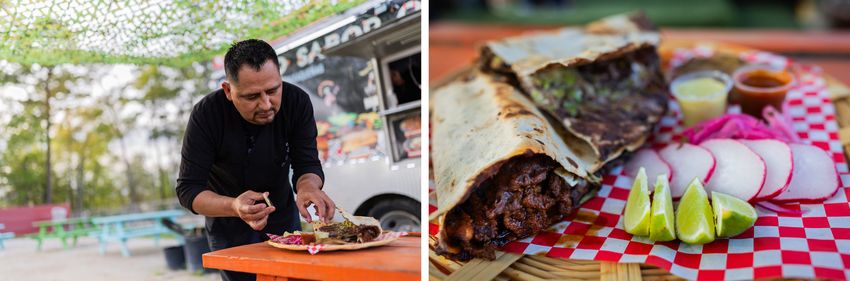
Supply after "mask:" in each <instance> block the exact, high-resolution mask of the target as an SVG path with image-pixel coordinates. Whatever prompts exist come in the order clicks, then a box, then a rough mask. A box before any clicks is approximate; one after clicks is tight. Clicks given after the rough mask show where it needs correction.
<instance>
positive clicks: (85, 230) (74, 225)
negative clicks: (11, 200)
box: [30, 218, 97, 251]
mask: <svg viewBox="0 0 850 281" xmlns="http://www.w3.org/2000/svg"><path fill="white" fill-rule="evenodd" d="M32 225H33V226H35V227H38V233H36V234H33V235H31V236H30V237H31V238H32V239H35V240H36V241H38V244H37V246H36V249H37V250H39V251H41V245H42V243H43V242H44V240H47V239H51V238H56V239H59V240H61V241H62V248H64V249H68V239H73V246H77V238H79V237H81V236H88V235H89V234H90V233H92V232H94V231H97V227H95V226H94V225H92V222H91V219H90V218H70V219H57V220H45V221H36V222H33V223H32Z"/></svg>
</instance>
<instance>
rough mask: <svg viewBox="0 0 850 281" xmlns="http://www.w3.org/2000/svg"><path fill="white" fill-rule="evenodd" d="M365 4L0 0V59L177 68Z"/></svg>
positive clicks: (348, 0) (351, 0)
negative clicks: (236, 45) (155, 65)
mask: <svg viewBox="0 0 850 281" xmlns="http://www.w3.org/2000/svg"><path fill="white" fill-rule="evenodd" d="M363 2H365V1H364V0H335V1H334V0H332V1H310V0H280V1H272V0H260V1H238V0H232V1H198V0H177V1H172V0H118V1H109V0H54V1H49V0H47V1H44V0H32V1H27V0H0V60H6V61H10V62H17V63H22V64H35V63H37V64H42V65H56V64H64V63H73V64H79V63H134V64H160V65H170V66H183V65H187V64H190V63H192V62H195V61H205V60H209V59H211V58H212V57H214V56H216V55H221V54H223V53H224V52H225V51H226V50H227V48H228V47H229V46H230V44H232V43H233V42H235V41H239V40H243V39H248V38H259V39H264V40H267V41H268V40H273V39H276V38H279V37H282V36H285V35H287V34H289V33H291V32H294V31H296V30H298V29H299V28H302V27H304V26H307V25H309V24H310V23H312V22H315V21H317V20H320V19H322V18H324V17H327V16H331V15H334V14H337V13H341V12H344V11H345V10H347V9H349V8H352V7H354V6H356V5H358V4H360V3H363Z"/></svg>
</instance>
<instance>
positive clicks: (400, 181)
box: [212, 0, 422, 231]
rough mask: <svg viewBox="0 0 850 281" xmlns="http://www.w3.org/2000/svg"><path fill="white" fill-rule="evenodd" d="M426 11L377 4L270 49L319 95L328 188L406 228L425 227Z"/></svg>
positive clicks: (284, 70)
mask: <svg viewBox="0 0 850 281" xmlns="http://www.w3.org/2000/svg"><path fill="white" fill-rule="evenodd" d="M420 7H421V3H420V1H402V0H395V1H368V2H365V3H363V4H361V5H359V6H357V7H354V8H352V9H349V10H347V11H346V12H344V13H341V14H338V15H335V16H331V17H329V18H326V19H323V20H321V21H319V22H315V23H312V24H310V25H309V26H307V27H305V28H303V29H301V30H299V31H298V32H295V33H293V34H290V35H288V36H286V37H284V38H282V39H279V40H275V41H272V42H270V43H271V45H272V46H273V47H274V48H275V50H276V51H277V54H278V59H279V61H280V64H281V66H280V71H281V75H282V77H283V80H284V81H287V82H290V83H293V84H295V85H298V86H300V87H301V88H302V89H304V90H305V91H306V92H307V93H308V94H309V95H310V99H311V101H312V104H313V110H314V113H315V118H316V126H317V128H318V138H317V146H318V150H319V157H320V159H321V160H322V165H323V169H324V173H325V180H326V182H325V187H324V190H325V191H326V192H327V193H328V195H329V196H330V197H331V198H332V199H333V200H334V201H335V202H336V204H337V205H338V206H339V207H342V208H344V209H345V210H347V211H349V212H353V213H354V214H355V215H365V216H372V217H375V218H377V219H378V220H380V221H381V224H382V227H383V228H384V229H391V230H396V231H419V230H420V215H419V214H420V204H421V203H420V202H422V200H421V198H420V197H421V196H420V193H419V192H420V179H421V174H422V167H421V164H420V163H421V161H420V155H421V151H422V148H421V145H420V144H421V137H422V136H421V134H420V132H421V119H420V112H421V108H420V105H421V103H420V101H421V97H422V94H421V93H422V91H421V87H420V85H421V84H420V83H421V81H422V80H421V55H420V54H421V50H420V42H421V34H420V33H421V32H420V29H421V15H420ZM213 64H214V69H215V72H214V75H213V81H212V82H214V83H216V85H218V84H220V83H221V81H223V80H224V79H225V77H224V76H225V74H224V70H223V63H221V59H220V58H219V59H216V61H214V62H213Z"/></svg>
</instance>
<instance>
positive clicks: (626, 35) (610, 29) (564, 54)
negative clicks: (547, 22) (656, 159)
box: [479, 14, 668, 171]
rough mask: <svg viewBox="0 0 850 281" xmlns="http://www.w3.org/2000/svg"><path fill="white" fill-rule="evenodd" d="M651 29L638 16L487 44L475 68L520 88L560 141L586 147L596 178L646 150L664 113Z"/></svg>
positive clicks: (663, 91) (663, 93)
mask: <svg viewBox="0 0 850 281" xmlns="http://www.w3.org/2000/svg"><path fill="white" fill-rule="evenodd" d="M654 29H655V28H654V26H653V25H652V23H650V22H649V20H647V19H646V18H645V17H644V16H643V15H642V14H626V15H617V16H612V17H608V18H604V19H601V20H599V21H596V22H593V23H590V24H588V25H587V26H585V27H584V28H564V29H560V30H556V31H549V32H542V33H535V34H530V35H523V36H517V37H512V38H507V39H503V40H498V41H492V42H488V43H487V44H486V45H485V46H484V48H482V50H481V57H480V61H479V66H480V68H481V69H482V70H483V71H485V72H488V73H493V74H496V75H501V76H504V77H505V78H506V79H507V80H508V81H511V83H512V84H514V85H516V86H518V87H519V88H521V89H522V90H523V92H524V93H525V94H526V95H528V96H529V97H530V98H531V100H532V101H533V102H534V104H535V105H536V106H537V107H539V108H540V109H541V110H543V112H544V113H545V114H548V115H550V116H553V117H554V118H556V119H557V120H558V121H559V122H560V123H561V124H563V125H559V127H563V128H565V129H566V130H567V131H568V132H569V133H570V134H569V136H565V137H567V138H577V139H579V140H583V141H584V143H585V144H586V145H587V146H588V149H591V150H592V151H593V152H594V153H595V154H596V156H597V161H595V162H594V163H593V164H592V170H594V171H595V170H598V169H600V168H603V166H605V164H606V163H609V162H610V161H612V160H615V159H617V158H618V157H619V156H620V155H622V154H623V153H624V152H625V153H627V152H629V151H634V150H636V149H637V148H639V147H640V146H641V145H643V144H644V142H645V141H646V138H647V137H648V136H649V133H650V131H651V130H652V128H653V126H654V125H655V124H656V123H657V122H658V121H659V120H660V119H661V117H662V116H663V115H664V114H665V112H666V110H667V102H668V98H667V95H668V94H667V86H666V84H665V81H664V78H663V76H662V73H661V67H660V60H659V57H658V54H657V52H656V45H657V44H658V42H659V33H658V32H657V31H655V30H654ZM611 166H612V165H609V166H608V167H611Z"/></svg>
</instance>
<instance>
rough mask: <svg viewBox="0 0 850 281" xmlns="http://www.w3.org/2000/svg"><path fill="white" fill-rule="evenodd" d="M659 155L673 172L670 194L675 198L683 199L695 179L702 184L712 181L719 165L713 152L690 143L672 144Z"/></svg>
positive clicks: (659, 152)
mask: <svg viewBox="0 0 850 281" xmlns="http://www.w3.org/2000/svg"><path fill="white" fill-rule="evenodd" d="M658 154H659V155H661V159H662V160H664V161H666V162H667V163H668V164H670V168H671V170H673V172H672V174H673V177H672V178H671V179H670V194H671V195H672V196H673V198H679V197H682V195H683V194H685V188H686V187H688V183H690V182H691V181H692V180H694V178H699V179H700V180H702V182H706V181H708V180H709V179H711V177H712V173H713V172H714V167H715V165H716V164H717V162H716V161H714V156H713V155H711V152H709V151H708V150H707V149H705V148H702V147H699V146H696V145H693V144H689V143H681V144H678V143H674V144H670V145H668V146H667V147H665V148H663V149H661V150H660V151H658Z"/></svg>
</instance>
